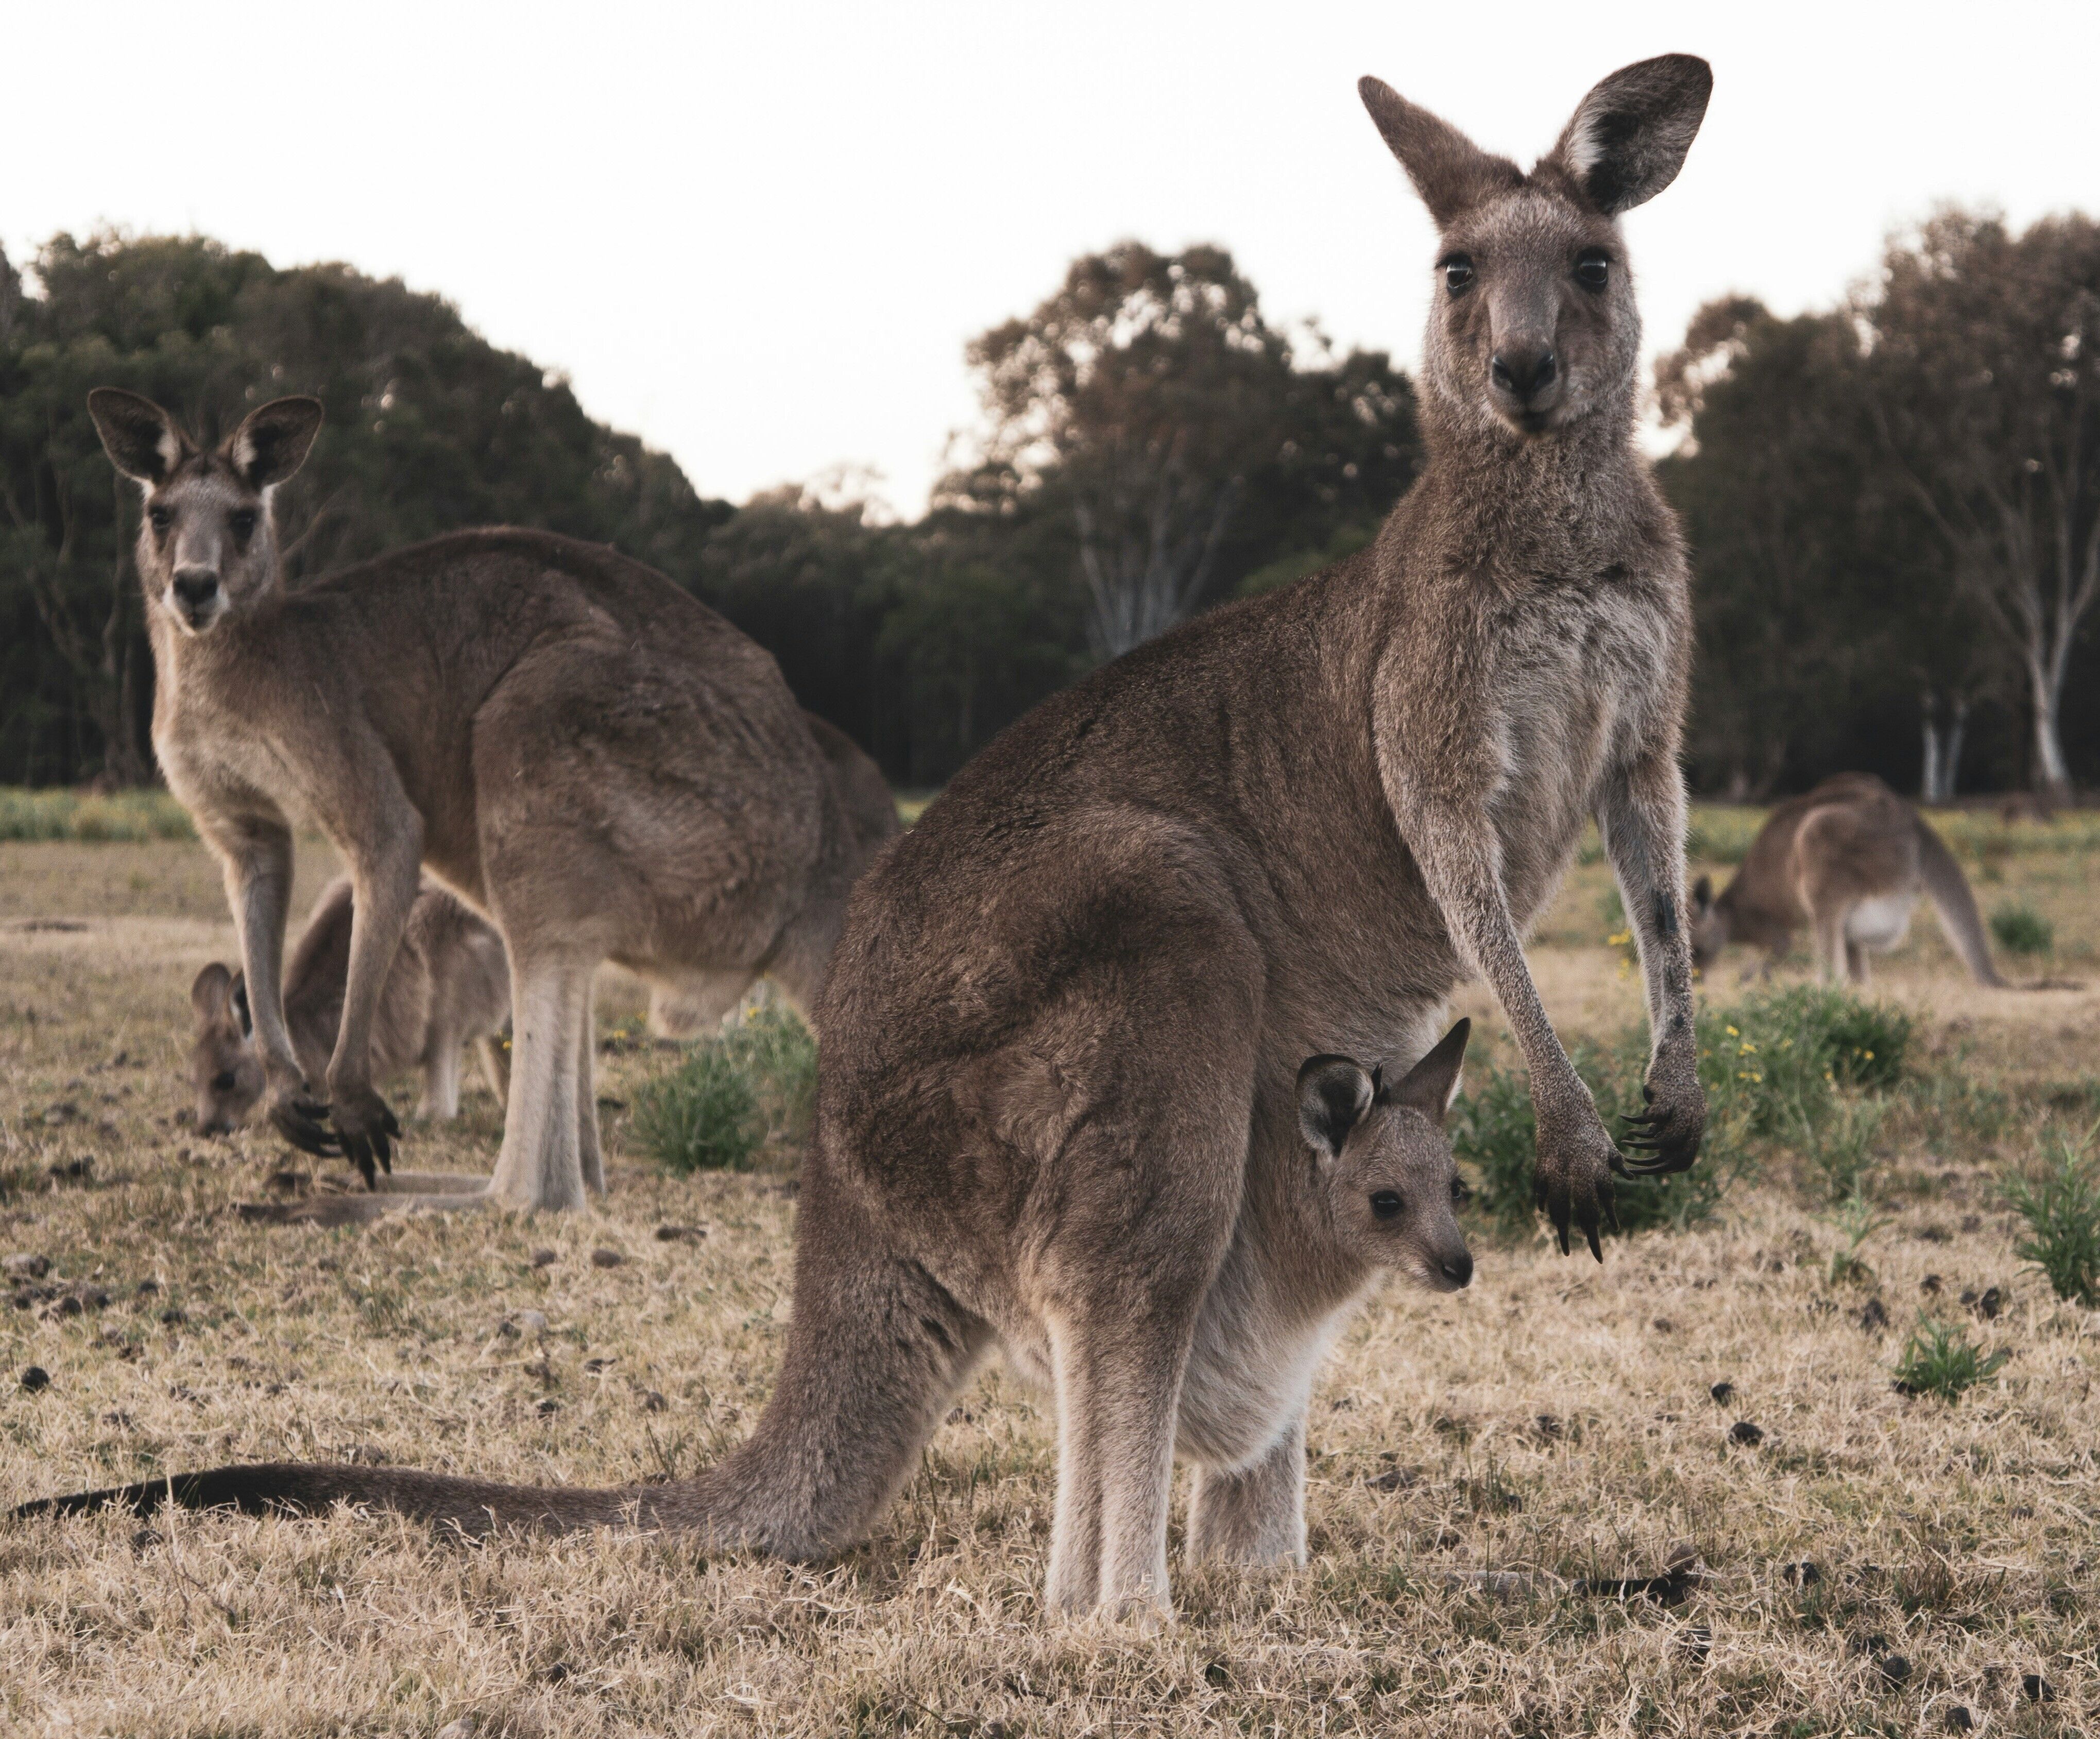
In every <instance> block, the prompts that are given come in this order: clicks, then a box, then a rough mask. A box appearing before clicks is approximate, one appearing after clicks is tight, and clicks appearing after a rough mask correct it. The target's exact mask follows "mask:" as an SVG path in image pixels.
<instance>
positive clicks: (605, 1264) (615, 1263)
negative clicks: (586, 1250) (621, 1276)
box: [591, 1250, 627, 1268]
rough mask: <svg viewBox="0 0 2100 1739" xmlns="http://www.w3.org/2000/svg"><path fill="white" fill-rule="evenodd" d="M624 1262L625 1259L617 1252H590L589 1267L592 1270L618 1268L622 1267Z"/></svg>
mask: <svg viewBox="0 0 2100 1739" xmlns="http://www.w3.org/2000/svg"><path fill="white" fill-rule="evenodd" d="M626 1261H627V1258H626V1257H625V1256H623V1255H621V1254H620V1251H617V1250H593V1251H591V1266H592V1267H593V1268H620V1267H622V1266H624V1265H625V1263H626Z"/></svg>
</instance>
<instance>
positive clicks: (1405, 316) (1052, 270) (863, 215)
mask: <svg viewBox="0 0 2100 1739" xmlns="http://www.w3.org/2000/svg"><path fill="white" fill-rule="evenodd" d="M0 11H3V12H4V29H0V40H4V41H5V42H7V46H8V55H7V64H5V65H4V67H0V243H4V245H6V247H7V251H8V254H9V255H10V257H11V258H14V259H15V260H16V261H17V262H20V261H21V260H22V259H24V258H25V256H26V255H27V254H29V251H30V249H31V248H32V247H33V245H34V244H35V243H37V242H38V241H42V239H43V238H44V237H46V236H48V235H50V234H51V233H52V232H55V231H56V230H59V229H62V228H64V229H71V230H73V231H74V232H77V233H78V232H86V231H88V230H90V229H92V228H94V227H96V226H98V225H101V224H105V223H111V224H117V225H121V226H124V227H128V228H130V229H133V230H136V231H178V232H180V231H188V230H192V229H194V230H197V231H201V232H205V233H207V234H210V235H213V236H218V237H219V238H221V239H222V240H223V241H227V242H229V243H232V244H234V245H238V246H245V247H253V248H255V249H259V250H261V251H262V253H264V254H267V255H268V256H269V257H270V258H271V260H272V261H273V262H274V263H276V264H278V265H280V266H285V265H292V264H296V263H302V262H306V261H310V260H318V259H342V260H346V261H348V262H350V263H351V264H353V265H355V266H356V267H359V268H360V270H362V271H367V272H370V273H373V274H375V275H377V276H390V275H398V276H400V277H402V278H404V280H407V282H408V284H409V285H411V286H412V287H413V288H416V289H430V290H436V291H439V292H440V293H442V294H444V295H445V296H447V297H448V298H451V299H452V301H453V302H455V303H457V306H458V307H460V309H461V311H462V312H463V313H464V314H465V317H466V318H467V320H469V321H470V323H472V324H473V325H474V327H475V328H476V329H478V330H479V331H480V332H481V333H483V334H484V335H485V336H487V338H489V339H491V340H492V341H493V342H496V343H497V344H500V345H502V346H506V347H509V348H512V349H515V350H520V351H524V352H526V353H527V355H531V356H532V357H534V358H535V359H536V360H538V361H540V363H542V364H545V365H546V366H548V367H550V368H557V369H564V370H566V371H567V373H569V375H570V376H571V378H572V380H573V382H574V383H575V386H576V391H577V393H578V395H579V396H580V398H581V399H582V401H583V403H584V404H585V407H586V408H587V409H589V411H590V412H591V413H592V414H593V415H594V416H597V417H601V418H602V419H604V420H606V421H607V422H611V423H612V424H613V425H614V426H616V427H619V428H622V429H628V430H634V431H636V432H637V433H639V434H640V435H642V437H643V438H644V439H646V440H647V441H649V442H650V443H651V444H652V445H655V446H659V447H662V448H667V449H668V450H669V451H670V452H672V453H673V454H674V455H675V456H676V457H677V459H678V461H680V463H681V464H682V465H683V466H684V467H685V469H686V473H687V474H688V475H689V476H690V478H691V479H692V480H693V482H694V483H695V486H696V487H697V488H699V489H700V490H701V491H702V492H704V493H706V494H709V495H715V496H726V497H730V498H731V499H734V500H741V499H743V497H746V496H748V494H750V493H751V492H752V491H753V490H755V489H759V488H765V487H767V486H769V485H770V484H773V483H779V482H782V481H784V480H787V479H808V478H810V477H813V476H815V475H818V474H821V473H823V472H825V471H827V470H831V469H832V468H834V467H837V466H865V467H871V468H872V469H873V470H875V471H876V472H877V473H879V474H880V485H879V487H880V492H882V493H883V494H884V495H885V496H886V497H888V499H889V501H891V502H893V504H894V505H896V506H897V507H898V509H900V510H902V511H903V512H904V513H905V514H907V515H910V514H915V513H916V512H917V511H918V510H920V508H921V507H922V506H923V505H924V500H925V495H926V491H927V488H928V486H929V483H931V482H932V480H933V477H934V476H935V475H936V474H937V472H938V471H939V470H940V469H941V457H942V450H943V448H944V445H945V443H946V438H947V436H948V435H949V434H950V432H951V430H956V429H958V428H960V427H964V426H968V425H970V424H972V423H973V422H974V420H975V418H976V414H977V404H976V399H975V395H974V392H973V387H972V385H971V382H970V379H969V377H968V373H967V371H966V370H965V369H964V363H963V354H962V352H963V346H964V342H965V341H966V340H967V339H968V338H969V337H970V336H971V335H972V334H973V333H977V332H978V331H981V330H982V329H984V328H985V327H986V326H989V325H990V324H994V323H995V322H996V321H998V320H1002V319H1004V318H1005V317H1006V316H1008V315H1011V314H1016V313H1021V312H1025V311H1026V310H1028V309H1029V308H1030V307H1034V306H1035V303H1036V302H1038V301H1039V300H1040V299H1041V298H1043V296H1044V295H1045V294H1048V292H1049V291H1050V290H1051V289H1053V288H1054V287H1055V285H1057V281H1058V280H1059V279H1060V277H1061V275H1062V272H1063V269H1064V267H1065V263H1066V262H1067V261H1068V260H1069V259H1070V258H1071V257H1072V256H1073V255H1074V254H1078V253H1080V252H1082V251H1084V250H1087V249H1094V248H1099V247H1101V246H1104V245H1106V244H1108V243H1110V242H1111V241H1115V240H1117V239H1118V238H1120V237H1123V236H1137V237H1140V238H1141V239H1143V240H1145V241H1149V242H1151V243H1152V244H1153V245H1155V246H1158V247H1162V248H1168V249H1171V248H1175V247H1178V246H1180V245H1184V244H1185V243H1188V242H1190V241H1220V242H1223V243H1224V244H1225V245H1227V246H1229V247H1230V248H1231V249H1233V252H1234V253H1235V254H1236V255H1237V258H1238V259H1239V261H1240V263H1241V265H1242V268H1243V269H1244V270H1245V271H1246V272H1247V273H1248V275H1249V276H1251V278H1252V279H1253V280H1254V282H1255V285H1257V286H1258V287H1259V289H1260V291H1261V292H1262V296H1263V302H1264V307H1265V309H1266V310H1267V311H1268V314H1269V316H1271V318H1272V319H1277V320H1295V319H1299V318H1303V317H1304V316H1309V315H1317V316H1319V317H1320V319H1321V320H1322V322H1323V323H1324V324H1325V325H1326V329H1327V330H1328V331H1329V333H1330V334H1331V335H1332V336H1333V337H1334V338H1335V339H1336V340H1337V341H1338V342H1340V343H1342V344H1343V345H1345V346H1346V345H1348V344H1352V343H1353V344H1362V345H1365V346H1378V347H1383V348H1386V349H1389V350H1391V351H1392V352H1393V353H1394V354H1395V355H1396V356H1397V357H1398V358H1399V359H1400V360H1402V361H1403V362H1405V363H1408V364H1410V365H1411V364H1412V361H1413V359H1414V355H1415V354H1416V351H1417V349H1418V329H1419V326H1420V324H1421V320H1422V318H1423V306H1424V301H1425V298H1426V295H1427V289H1428V286H1429V283H1430V274H1429V270H1428V267H1429V264H1430V254H1431V249H1432V236H1431V232H1430V230H1429V227H1428V223H1427V219H1426V218H1424V217H1423V215H1422V214H1421V212H1420V210H1419V208H1418V206H1417V205H1415V203H1414V198H1413V196H1412V194H1411V193H1410V192H1409V191H1408V190H1407V188H1406V186H1405V181H1404V179H1403V178H1402V177H1401V173H1400V170H1399V169H1398V167H1397V166H1396V165H1395V164H1394V163H1393V162H1392V159H1391V158H1390V157H1388V156H1387V153H1386V151H1385V148H1384V147H1383V145H1382V144H1381V143H1380V142H1379V138H1378V135H1376V133H1375V132H1374V130H1373V129H1372V127H1371V125H1370V121H1369V120H1368V119H1367V118H1366V117H1365V115H1364V114H1363V113H1362V111H1361V108H1360V107H1359V105H1358V104H1357V98H1356V95H1355V89H1354V86H1355V82H1356V79H1357V76H1358V75H1359V74H1360V73H1378V74H1379V76H1380V77H1383V78H1384V79H1385V80H1387V82H1389V83H1391V84H1392V85H1393V86H1396V88H1397V89H1398V90H1401V92H1402V93H1403V94H1404V95H1407V96H1409V97H1410V98H1412V99H1414V100H1415V101H1417V102H1420V103H1423V104H1427V106H1429V107H1430V108H1433V109H1435V110H1436V111H1437V112H1438V113H1440V114H1442V115H1444V116H1445V117H1446V118H1448V119H1449V120H1451V121H1455V122H1457V123H1458V125H1459V126H1463V127H1465V128H1466V129H1467V130H1468V131H1470V132H1471V133H1472V135H1474V137H1475V138H1476V139H1478V140H1479V141H1480V143H1482V144H1483V145H1485V146H1486V147H1488V148H1490V149H1494V150H1498V151H1502V152H1507V154H1509V155H1511V156H1513V157H1517V158H1518V159H1519V161H1522V162H1524V163H1527V164H1528V163H1529V161H1531V159H1532V158H1533V157H1535V156H1536V155H1537V153H1538V152H1541V151H1542V150H1543V149H1544V148H1546V146H1547V145H1549V144H1550V143H1551V141H1552V139H1553V138H1554V137H1555V135H1556V134H1557V133H1558V131H1559V130H1560V126H1561V124H1562V122H1563V121H1564V120H1565V119H1566V118H1567V116H1568V113H1570V111H1572V109H1573V107H1574V105H1575V104H1576V102H1577V99H1579V98H1580V97H1581V96H1582V93H1583V91H1584V90H1586V89H1587V88H1588V87H1589V86H1590V84H1592V83H1594V82H1595V80H1596V79H1597V78H1599V77H1601V76H1603V75H1604V73H1608V72H1609V71H1611V70H1612V68H1615V67H1617V66H1619V65H1621V64H1623V63H1625V62H1626V61H1628V60H1637V59H1639V58H1641V57H1643V56H1644V55H1652V54H1658V53H1661V52H1664V51H1670V50H1682V51H1690V52H1693V53H1697V54H1702V55H1705V56H1707V57H1708V58H1709V59H1710V60H1712V61H1713V63H1714V71H1715V78H1716V82H1715V89H1714V102H1713V106H1712V108H1710V111H1709V112H1708V115H1707V120H1706V126H1705V130H1704V132H1703V133H1702V134H1701V137H1700V139H1699V141H1698V143H1696V145H1694V147H1693V148H1692V156H1691V158H1690V161H1689V162H1688V163H1687V166H1686V169H1685V172H1684V174H1683V175H1682V176H1681V177H1680V178H1679V180H1678V182H1677V183H1676V185H1675V186H1674V187H1673V188H1670V190H1669V192H1666V193H1665V194H1664V195H1663V196H1661V198H1660V199H1659V200H1657V201H1656V202H1655V203H1654V204H1653V205H1649V206H1648V207H1645V208H1643V210H1640V211H1638V212H1636V213H1635V214H1633V216H1632V217H1631V218H1630V219H1629V222H1628V227H1629V230H1630V236H1631V241H1632V246H1633V254H1634V264H1635V269H1636V271H1637V273H1638V274H1639V280H1640V283H1641V286H1642V300H1643V308H1644V311H1645V313H1646V316H1647V320H1648V333H1649V338H1650V342H1651V346H1652V347H1666V346H1668V345H1669V344H1670V343H1671V342H1674V340H1675V338H1677V337H1678V336H1679V335H1680V334H1681V333H1682V332H1683V327H1684V323H1685V321H1686V319H1687V316H1689V315H1690V314H1691V312H1692V310H1693V309H1694V308H1695V307H1697V306H1698V305H1699V303H1700V302H1702V301H1704V300H1705V299H1706V298H1709V297H1710V296H1713V295H1715V294H1719V293H1721V292H1723V291H1725V290H1729V289H1745V290H1749V291H1752V292H1754V293H1755V294H1758V295H1760V296H1762V297H1763V298H1765V299H1766V301H1767V302H1769V303H1771V305H1772V306H1773V307H1776V308H1777V309H1778V310H1780V311H1782V312H1792V311H1796V310H1798V309H1800V308H1802V307H1811V306H1816V305H1822V304H1827V303H1828V302H1830V301H1832V300H1833V299H1834V298H1836V297H1838V295H1839V294H1842V292H1843V290H1844V289H1845V288H1846V285H1847V284H1848V282H1850V281H1851V280H1854V279H1855V278H1857V277H1858V276H1860V275H1861V274H1862V273H1864V271H1867V270H1868V268H1869V267H1871V266H1872V264H1873V262H1874V260H1875V258H1876V257H1877V254H1878V252H1879V249H1880V246H1881V242H1882V237H1883V236H1884V234H1885V233H1886V232H1887V230H1888V229H1889V228H1890V227H1892V226H1895V225H1897V224H1900V223H1906V222H1908V221H1910V220H1912V219H1914V218H1917V217H1919V216H1920V215H1921V214H1924V213H1925V212H1926V210H1928V208H1929V207H1930V205H1932V204H1933V203H1934V202H1935V201H1938V200H1941V199H1947V198H1953V199H1959V200H1963V201H1989V202H1992V203H1995V204H1997V205H2001V206H2002V207H2003V208H2004V209H2005V210H2007V211H2008V212H2009V213H2010V215H2011V216H2012V217H2013V218H2014V219H2015V220H2016V221H2024V220H2026V219H2027V218H2032V217H2033V216H2035V215H2036V214H2040V213H2041V212H2044V211H2047V210H2056V209H2061V208H2063V207H2065V206H2068V205H2084V206H2085V207H2086V208H2087V209H2089V210H2090V209H2093V208H2094V207H2096V206H2100V155H2096V152H2095V149H2094V128H2095V122H2096V108H2095V104H2094V101H2093V68H2094V65H2095V64H2096V51H2100V7H2096V6H2094V5H2093V4H2091V3H2090V0H2087V3H2085V4H2082V5H2071V4H2052V3H2040V0H2024V3H2023V0H1998V3H1995V4H1992V5H1991V6H1988V7H1979V6H1974V5H1970V6H1964V7H1953V6H1945V7H1940V6H1920V5H1911V6H1901V7H1898V6H1884V5H1873V6H1868V5H1863V4H1855V3H1850V0H1822V3H1820V4H1807V5H1803V4H1791V3H1768V4H1760V5H1745V4H1744V3H1742V0H1732V3H1730V4H1728V5H1726V6H1718V5H1714V6H1706V5H1696V4H1690V3H1678V4H1672V5H1661V4H1652V5H1651V4H1630V5H1612V6H1607V7H1598V6H1589V7H1582V6H1572V5H1568V4H1567V3H1565V0H1557V3H1555V4H1551V5H1546V4H1530V3H1525V0H1500V3H1498V4H1496V5H1493V6H1481V5H1454V4H1450V3H1449V0H1446V3H1444V4H1440V5H1433V6H1432V5H1423V4H1409V3H1405V0H1397V3H1396V0H1384V3H1382V4H1377V5H1370V4H1343V3H1335V4H1326V5H1322V4H1305V3H1302V0H1301V3H1298V4H1290V5H1281V4H1278V5H1268V6H1262V7H1255V6H1249V5H1242V4H1235V3H1232V0H1211V3H1208V4H1193V5H1182V4H1174V5H1167V4H1158V5H1152V4H1145V3H1143V0H1123V3H1120V4H1114V3H1111V4H1099V3H1094V0H1062V3H1060V4H1057V5H1030V6H1020V5H1000V4H996V3H993V0H976V3H970V4H957V5H950V4H935V3H920V4H912V5H897V4H885V3H879V0H858V3H854V4H837V5H834V4H822V5H819V4H797V3H793V0H773V3H770V4H767V3H752V0H741V3H738V4H735V5H724V4H719V3H716V4H705V5H684V6H678V5H664V4H633V5H610V4H599V5H595V6H590V7H580V6H571V7H543V6H536V5H527V4H513V5H504V6H496V5H487V6H479V7H467V6H461V5H449V4H445V3H442V0H422V3H420V4H414V5H397V4H370V3H362V0H360V3H351V4H338V5H335V6H330V7H311V6H308V7H299V6H287V5H285V4H282V3H279V4H276V5H271V6H267V7H266V6H236V5H219V4H214V3H211V0H188V3H185V4H181V5H177V6H172V7H171V6H169V5H167V4H165V0H163V3H160V4H156V5H152V6H146V7H132V6H129V5H122V4H120V5H106V4H105V5H81V4H74V5H64V4H51V3H48V0H0Z"/></svg>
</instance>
